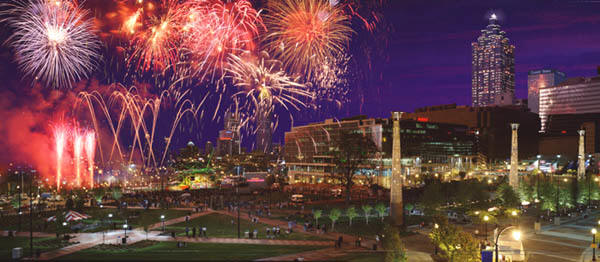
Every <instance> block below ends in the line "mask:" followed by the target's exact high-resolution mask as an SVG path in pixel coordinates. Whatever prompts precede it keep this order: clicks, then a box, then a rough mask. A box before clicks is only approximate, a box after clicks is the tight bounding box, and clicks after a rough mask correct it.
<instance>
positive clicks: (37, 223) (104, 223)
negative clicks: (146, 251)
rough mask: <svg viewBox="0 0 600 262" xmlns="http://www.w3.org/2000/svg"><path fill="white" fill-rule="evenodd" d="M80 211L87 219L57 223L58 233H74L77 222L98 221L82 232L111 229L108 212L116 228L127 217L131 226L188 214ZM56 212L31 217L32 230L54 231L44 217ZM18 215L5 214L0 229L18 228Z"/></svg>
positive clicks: (25, 227)
mask: <svg viewBox="0 0 600 262" xmlns="http://www.w3.org/2000/svg"><path fill="white" fill-rule="evenodd" d="M80 213H83V214H86V215H89V216H91V218H89V219H85V220H81V221H74V222H70V223H69V225H68V226H67V228H64V227H62V225H58V231H59V232H60V233H74V230H71V229H70V227H71V226H73V225H76V224H79V223H83V224H94V223H100V225H99V226H98V227H96V228H94V229H91V230H86V231H83V232H99V231H102V230H106V229H112V226H111V224H110V223H109V220H108V214H113V218H112V219H111V220H110V221H111V222H114V223H116V226H117V227H118V228H120V227H121V225H122V224H123V223H125V219H126V218H129V220H128V221H127V223H128V224H129V225H131V226H132V227H134V228H135V227H143V225H145V224H154V223H158V222H160V221H161V220H160V216H161V215H165V220H169V219H173V218H177V217H182V216H185V215H186V214H188V211H184V210H171V209H164V210H163V209H149V210H143V209H127V210H124V209H123V210H117V209H116V208H96V207H94V208H85V209H84V210H83V211H81V212H80ZM55 214H56V212H45V213H44V215H42V216H40V217H38V216H34V217H33V221H32V222H33V223H32V224H33V231H36V232H46V233H56V231H57V224H56V222H46V219H47V218H48V217H50V216H53V215H55ZM18 221H19V220H18V216H7V217H4V218H3V219H0V229H1V230H17V229H18V227H19V226H18V224H19V223H18ZM21 231H29V216H28V215H23V216H22V217H21Z"/></svg>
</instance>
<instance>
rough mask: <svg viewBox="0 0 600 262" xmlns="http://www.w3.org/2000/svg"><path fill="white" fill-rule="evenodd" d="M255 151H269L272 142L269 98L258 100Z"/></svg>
mask: <svg viewBox="0 0 600 262" xmlns="http://www.w3.org/2000/svg"><path fill="white" fill-rule="evenodd" d="M256 114H257V115H256V125H257V126H256V147H255V148H254V149H255V150H256V151H262V152H264V153H270V152H271V144H272V142H273V141H272V130H271V118H272V115H273V110H272V109H271V106H270V100H269V99H263V100H262V101H260V102H259V104H258V106H257V109H256Z"/></svg>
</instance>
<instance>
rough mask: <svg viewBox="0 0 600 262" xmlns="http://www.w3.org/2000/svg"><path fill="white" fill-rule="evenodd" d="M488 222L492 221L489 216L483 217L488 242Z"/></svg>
mask: <svg viewBox="0 0 600 262" xmlns="http://www.w3.org/2000/svg"><path fill="white" fill-rule="evenodd" d="M488 220H490V217H489V216H487V215H485V216H483V221H484V222H483V223H484V225H485V240H486V241H487V222H488Z"/></svg>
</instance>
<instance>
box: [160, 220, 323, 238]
mask: <svg viewBox="0 0 600 262" xmlns="http://www.w3.org/2000/svg"><path fill="white" fill-rule="evenodd" d="M232 219H233V221H234V222H235V223H237V219H236V218H235V217H232V216H227V215H222V214H216V213H213V214H208V215H204V216H200V217H197V218H195V219H192V220H190V221H189V222H187V223H186V222H181V223H178V224H174V225H171V226H167V227H166V230H167V231H175V232H177V235H179V236H185V227H186V226H188V227H189V229H190V236H191V234H192V227H193V226H195V227H196V228H198V227H200V228H202V227H206V231H207V234H206V235H207V236H208V237H222V238H237V224H234V225H232V224H231V220H232ZM259 221H260V220H259ZM267 227H268V228H269V229H271V228H273V226H269V225H267V224H263V223H257V224H254V223H252V222H250V221H248V220H245V219H240V231H241V234H242V237H243V236H244V232H245V231H250V232H252V231H254V229H256V230H258V238H261V239H264V238H266V228H267ZM285 228H287V226H286V227H285ZM285 228H283V227H282V228H281V235H279V237H277V239H288V240H326V239H323V238H320V237H318V236H313V235H309V234H303V233H299V232H294V233H291V234H286V233H285Z"/></svg>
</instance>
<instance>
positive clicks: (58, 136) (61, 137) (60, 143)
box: [54, 125, 68, 191]
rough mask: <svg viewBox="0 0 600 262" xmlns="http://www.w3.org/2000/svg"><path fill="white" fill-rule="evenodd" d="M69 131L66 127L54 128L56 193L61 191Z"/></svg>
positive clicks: (58, 126)
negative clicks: (63, 163) (64, 155)
mask: <svg viewBox="0 0 600 262" xmlns="http://www.w3.org/2000/svg"><path fill="white" fill-rule="evenodd" d="M67 134H68V129H67V127H66V126H64V125H57V126H55V127H54V144H55V147H56V148H55V151H56V191H60V183H61V179H62V158H63V153H64V150H65V146H66V142H67Z"/></svg>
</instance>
